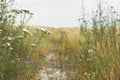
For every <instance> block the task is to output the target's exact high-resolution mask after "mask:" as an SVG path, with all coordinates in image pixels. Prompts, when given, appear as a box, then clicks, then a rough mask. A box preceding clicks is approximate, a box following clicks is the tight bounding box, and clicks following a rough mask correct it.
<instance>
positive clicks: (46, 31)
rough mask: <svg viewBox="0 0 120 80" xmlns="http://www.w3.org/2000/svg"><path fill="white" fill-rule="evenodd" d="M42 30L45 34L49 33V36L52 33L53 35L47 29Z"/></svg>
mask: <svg viewBox="0 0 120 80" xmlns="http://www.w3.org/2000/svg"><path fill="white" fill-rule="evenodd" d="M40 30H41V31H43V32H45V33H47V34H51V33H52V32H50V31H48V30H47V29H45V28H41V29H40Z"/></svg>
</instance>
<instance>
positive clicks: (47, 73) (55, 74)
mask: <svg viewBox="0 0 120 80" xmlns="http://www.w3.org/2000/svg"><path fill="white" fill-rule="evenodd" d="M34 80H66V72H65V71H64V70H62V67H61V65H60V61H59V56H58V54H57V53H56V51H55V50H53V49H51V50H50V51H49V53H48V54H47V55H46V56H45V59H44V62H43V67H42V69H41V70H40V71H39V73H38V74H37V75H36V77H35V79H34Z"/></svg>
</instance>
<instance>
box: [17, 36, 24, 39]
mask: <svg viewBox="0 0 120 80" xmlns="http://www.w3.org/2000/svg"><path fill="white" fill-rule="evenodd" d="M16 38H19V39H23V38H24V36H16Z"/></svg>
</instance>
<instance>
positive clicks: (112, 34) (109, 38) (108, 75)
mask: <svg viewBox="0 0 120 80" xmlns="http://www.w3.org/2000/svg"><path fill="white" fill-rule="evenodd" d="M97 6H98V9H97V10H96V11H95V12H94V14H93V16H92V18H91V22H92V27H90V28H88V27H87V26H88V25H87V23H86V22H87V20H86V19H85V18H84V16H83V18H82V19H81V20H82V21H80V22H82V23H81V27H80V36H79V37H78V36H75V35H73V32H71V33H72V34H71V35H70V36H68V35H69V34H67V33H63V32H61V35H63V36H62V37H61V40H60V41H61V42H60V51H61V59H62V63H63V66H64V67H65V69H66V70H67V71H68V80H119V79H120V28H119V20H120V17H119V13H118V12H117V11H115V9H114V8H113V7H112V6H111V7H108V9H107V10H108V11H105V9H104V10H103V6H102V2H101V0H100V2H99V3H98V5H97ZM84 15H85V14H84ZM71 36H74V37H72V38H71ZM78 38H79V39H78ZM69 68H70V69H69ZM68 69H69V70H70V71H69V70H68Z"/></svg>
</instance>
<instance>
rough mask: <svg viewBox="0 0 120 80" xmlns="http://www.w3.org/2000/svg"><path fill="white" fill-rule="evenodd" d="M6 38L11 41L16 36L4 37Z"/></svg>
mask: <svg viewBox="0 0 120 80" xmlns="http://www.w3.org/2000/svg"><path fill="white" fill-rule="evenodd" d="M5 39H7V40H9V41H11V40H14V39H15V38H14V37H4V38H2V40H5Z"/></svg>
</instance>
